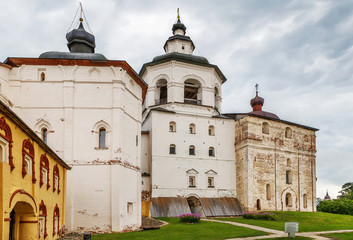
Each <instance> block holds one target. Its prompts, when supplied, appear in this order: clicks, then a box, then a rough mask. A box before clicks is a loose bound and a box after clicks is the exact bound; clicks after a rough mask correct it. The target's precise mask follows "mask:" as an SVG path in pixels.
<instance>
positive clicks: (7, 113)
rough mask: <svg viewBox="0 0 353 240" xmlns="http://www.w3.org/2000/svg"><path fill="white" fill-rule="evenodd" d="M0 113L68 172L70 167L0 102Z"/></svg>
mask: <svg viewBox="0 0 353 240" xmlns="http://www.w3.org/2000/svg"><path fill="white" fill-rule="evenodd" d="M0 112H2V113H4V115H5V116H7V117H8V118H9V119H10V120H11V121H12V122H14V123H15V125H17V126H19V127H20V128H21V129H22V130H23V131H24V132H25V133H26V134H28V135H29V136H30V137H31V138H32V140H34V141H35V142H36V143H37V144H38V145H39V146H40V147H41V148H42V149H43V150H44V151H45V152H46V153H48V154H49V155H50V156H51V157H52V158H53V159H54V160H55V161H56V162H57V163H59V164H60V165H61V166H63V167H64V168H66V169H68V170H70V169H71V167H70V166H69V165H67V164H66V163H65V162H64V160H62V159H61V158H60V157H59V156H58V155H57V154H56V153H55V152H54V151H53V150H52V149H51V148H50V147H49V146H48V145H47V144H45V143H44V142H43V140H42V139H40V137H38V135H37V134H36V133H35V132H34V131H33V130H32V129H31V128H30V127H29V126H28V125H27V124H26V123H25V122H24V121H23V120H22V119H21V118H20V117H19V116H17V115H16V113H14V112H13V111H12V110H11V109H10V108H9V107H7V106H6V105H5V104H4V103H3V102H2V101H0Z"/></svg>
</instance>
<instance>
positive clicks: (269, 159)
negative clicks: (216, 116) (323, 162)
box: [235, 115, 316, 211]
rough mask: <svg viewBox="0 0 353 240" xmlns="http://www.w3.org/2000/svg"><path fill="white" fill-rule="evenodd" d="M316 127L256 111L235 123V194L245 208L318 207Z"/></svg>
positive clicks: (308, 208)
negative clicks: (271, 116)
mask: <svg viewBox="0 0 353 240" xmlns="http://www.w3.org/2000/svg"><path fill="white" fill-rule="evenodd" d="M315 131H316V129H313V128H310V127H306V126H301V125H298V124H293V123H290V122H286V121H282V120H278V119H271V118H265V117H261V116H255V115H247V116H245V117H243V118H241V119H240V120H237V121H236V124H235V151H236V160H237V164H236V174H237V181H236V182H237V197H238V198H239V200H240V202H241V203H242V205H243V207H244V209H245V210H246V211H257V210H274V211H316V201H315V199H316V169H315V165H316V164H315V153H316V145H315Z"/></svg>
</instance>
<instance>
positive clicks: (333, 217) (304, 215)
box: [218, 212, 353, 232]
mask: <svg viewBox="0 0 353 240" xmlns="http://www.w3.org/2000/svg"><path fill="white" fill-rule="evenodd" d="M274 213H275V215H276V218H277V221H270V220H254V219H243V218H242V217H236V218H218V220H223V221H233V222H240V223H247V224H251V225H256V226H261V227H265V228H272V229H276V230H281V231H284V223H285V222H299V232H314V231H331V230H345V229H353V216H350V215H340V214H332V213H323V212H274Z"/></svg>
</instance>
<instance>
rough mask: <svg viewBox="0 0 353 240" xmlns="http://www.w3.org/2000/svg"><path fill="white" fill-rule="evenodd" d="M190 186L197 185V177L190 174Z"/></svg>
mask: <svg viewBox="0 0 353 240" xmlns="http://www.w3.org/2000/svg"><path fill="white" fill-rule="evenodd" d="M189 187H196V182H195V177H194V176H189Z"/></svg>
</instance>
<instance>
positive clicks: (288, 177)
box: [286, 170, 292, 184]
mask: <svg viewBox="0 0 353 240" xmlns="http://www.w3.org/2000/svg"><path fill="white" fill-rule="evenodd" d="M286 184H292V171H291V170H287V171H286Z"/></svg>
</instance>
